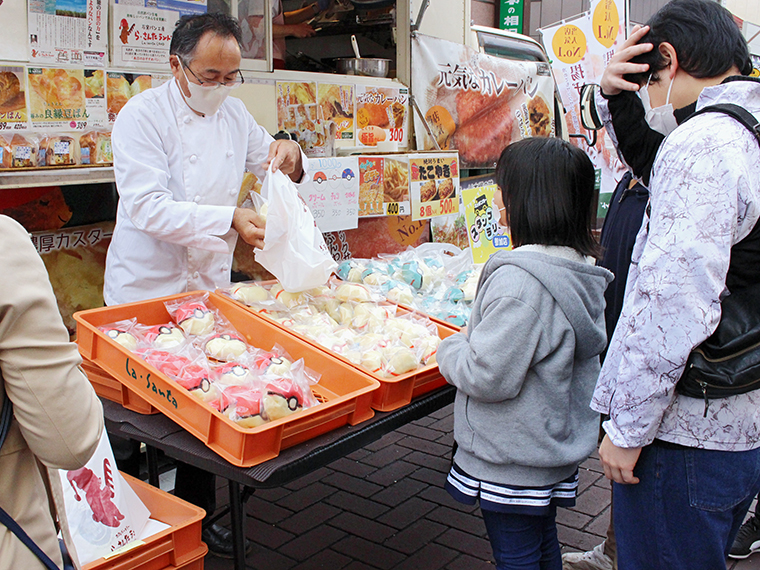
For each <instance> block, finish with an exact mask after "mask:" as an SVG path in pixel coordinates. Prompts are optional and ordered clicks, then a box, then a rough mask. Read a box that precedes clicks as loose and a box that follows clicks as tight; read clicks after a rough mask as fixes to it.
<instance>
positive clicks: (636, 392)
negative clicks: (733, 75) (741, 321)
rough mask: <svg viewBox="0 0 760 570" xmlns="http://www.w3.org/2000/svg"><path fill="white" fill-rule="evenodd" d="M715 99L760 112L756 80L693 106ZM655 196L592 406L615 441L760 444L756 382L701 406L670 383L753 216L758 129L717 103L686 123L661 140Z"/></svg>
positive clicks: (705, 95) (712, 308)
mask: <svg viewBox="0 0 760 570" xmlns="http://www.w3.org/2000/svg"><path fill="white" fill-rule="evenodd" d="M597 101H599V99H597ZM715 103H735V104H738V105H741V106H743V107H744V108H745V109H747V110H748V111H750V112H751V113H753V114H754V115H755V116H756V117H758V118H759V119H760V84H758V83H753V82H744V81H735V82H729V83H724V84H721V85H717V86H714V87H708V88H706V89H704V90H703V91H702V94H701V95H700V97H699V100H698V102H697V109H701V108H702V107H704V106H706V105H712V104H715ZM600 110H601V111H602V112H603V113H604V103H603V101H602V105H601V109H600ZM612 135H613V139H614V133H612ZM650 206H651V212H650V214H649V216H646V215H645V217H644V221H643V223H642V227H641V229H640V230H639V233H638V236H637V238H636V245H635V246H634V250H633V256H632V260H631V269H630V273H629V275H628V282H627V286H626V294H625V301H624V304H623V309H622V313H621V315H620V320H619V321H618V324H617V327H616V329H615V333H614V334H613V337H612V339H611V341H610V345H609V349H608V351H607V357H606V359H605V361H604V366H603V367H602V371H601V373H600V375H599V380H598V382H597V385H596V389H595V391H594V396H593V399H592V402H591V407H592V408H593V409H594V410H596V411H599V412H602V413H606V414H609V415H610V419H609V420H608V421H606V422H604V424H603V427H604V429H605V431H606V432H607V434H608V435H609V437H610V439H611V440H612V442H613V443H614V444H615V445H617V446H618V447H627V448H632V447H642V446H644V445H647V444H649V443H651V442H652V441H653V440H654V439H655V438H658V439H661V440H664V441H670V442H673V443H677V444H681V445H686V446H689V447H701V448H706V449H717V450H725V451H741V450H748V449H755V448H757V447H760V390H758V391H753V392H749V393H747V394H742V395H739V396H732V397H729V398H723V399H717V400H712V401H711V402H710V406H709V408H708V411H707V416H706V417H703V414H704V412H705V403H704V401H703V400H701V399H695V398H688V397H685V396H681V395H677V394H676V393H675V385H676V383H677V381H678V379H679V378H680V377H681V374H682V373H683V370H684V366H685V364H686V360H687V358H688V356H689V352H691V350H692V348H693V347H695V346H697V345H698V344H700V343H701V342H702V341H703V340H705V339H706V338H707V337H708V336H710V334H712V332H713V331H714V330H715V328H716V327H717V325H718V322H719V320H720V299H721V298H722V297H723V296H724V295H725V294H726V293H727V290H726V287H725V278H726V273H727V271H728V265H729V260H730V251H731V246H732V245H733V244H734V243H736V242H738V241H740V240H741V239H743V238H744V237H746V236H747V235H748V234H749V232H750V231H751V229H752V228H753V226H754V224H755V223H756V222H757V221H758V218H760V147H759V146H758V143H757V140H756V139H755V138H754V137H752V135H751V134H750V133H749V131H747V130H746V129H745V128H744V127H743V126H742V125H740V124H739V123H737V122H736V121H735V120H734V119H732V118H731V117H728V116H726V115H724V114H721V113H707V114H704V115H700V116H698V117H695V118H693V119H691V120H689V121H687V122H685V123H684V124H682V125H681V126H679V127H678V128H677V129H676V130H675V131H673V132H672V133H671V134H670V135H669V136H668V137H667V138H666V139H665V141H664V142H663V144H662V146H661V147H660V150H659V153H658V155H657V159H656V160H655V164H654V167H653V172H652V180H651V184H650Z"/></svg>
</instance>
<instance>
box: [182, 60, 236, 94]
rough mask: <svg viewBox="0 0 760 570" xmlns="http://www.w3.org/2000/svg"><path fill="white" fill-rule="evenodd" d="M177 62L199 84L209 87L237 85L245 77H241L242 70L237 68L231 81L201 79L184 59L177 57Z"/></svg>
mask: <svg viewBox="0 0 760 570" xmlns="http://www.w3.org/2000/svg"><path fill="white" fill-rule="evenodd" d="M177 59H179V62H180V63H181V64H182V66H183V67H184V68H185V69H187V70H188V71H189V72H190V73H192V74H193V77H195V78H196V79H197V80H198V83H200V84H201V85H208V86H209V87H219V86H220V85H221V86H222V87H239V86H240V85H242V84H243V83H245V78H244V77H243V72H242V71H240V70H239V69H238V70H237V74H238V76H237V79H233V80H232V81H209V80H208V79H201V78H200V77H198V76H197V75H196V74H195V72H194V71H193V70H192V69H190V66H189V65H187V64H186V63H185V62H184V61H182V58H180V57H178V58H177Z"/></svg>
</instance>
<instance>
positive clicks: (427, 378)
mask: <svg viewBox="0 0 760 570" xmlns="http://www.w3.org/2000/svg"><path fill="white" fill-rule="evenodd" d="M220 295H221V294H220ZM223 298H224V299H225V300H227V301H228V302H230V303H233V304H235V305H237V306H238V307H241V308H243V309H245V310H246V311H248V312H249V313H250V314H252V315H253V316H254V317H256V318H257V319H258V320H261V321H264V322H266V323H267V324H269V325H270V326H273V327H277V328H278V329H280V330H281V331H283V332H285V333H287V334H288V335H290V336H292V337H293V338H294V339H297V341H298V342H300V343H303V344H308V345H309V346H311V347H312V348H314V349H315V350H319V351H321V352H323V353H324V354H326V355H328V356H329V357H331V358H335V359H337V360H340V361H341V362H342V363H343V364H345V365H346V366H351V367H353V368H354V369H355V370H357V371H359V372H361V373H363V374H366V375H369V376H370V377H372V378H374V379H375V380H376V381H377V382H379V383H380V388H378V390H377V391H376V392H375V393H374V394H373V396H372V407H373V408H374V409H376V410H377V411H379V412H391V411H393V410H397V409H398V408H400V407H402V406H405V405H407V404H408V403H409V402H411V401H412V399H414V398H416V397H417V396H422V395H423V394H427V393H428V392H430V391H431V390H435V389H436V388H440V387H441V386H445V385H446V379H445V378H444V377H443V376H442V375H441V372H440V371H439V370H438V364H428V365H427V366H422V367H420V368H417V369H416V370H413V371H411V372H407V373H405V374H400V375H399V376H396V377H393V378H383V377H382V376H378V375H377V374H375V373H373V372H370V371H369V370H366V369H365V368H363V367H362V366H361V365H359V364H354V363H353V362H351V361H350V360H348V359H347V358H344V357H343V356H341V355H340V354H338V353H336V352H333V351H332V350H330V349H328V348H325V347H323V346H322V345H320V344H319V343H317V342H316V341H314V340H312V339H310V338H309V337H306V336H304V335H301V334H299V333H297V332H295V331H293V330H291V329H289V328H288V327H286V326H284V325H281V324H280V323H278V322H277V321H275V320H273V319H271V318H269V317H268V316H266V315H265V314H262V313H259V312H258V311H256V308H255V307H248V306H246V305H245V304H243V303H240V302H238V301H235V300H233V299H230V298H229V297H227V296H226V295H225V296H224V297H223ZM396 306H397V307H398V311H399V314H404V313H412V312H414V311H412V310H411V309H407V308H405V307H403V306H401V305H396ZM417 314H418V315H420V316H423V317H426V318H429V317H428V316H427V315H425V314H423V313H419V312H418V313H417ZM430 321H431V322H432V323H433V324H434V325H435V326H436V328H437V329H438V336H439V337H441V340H443V339H444V338H446V337H447V336H451V335H452V334H454V333H456V332H457V331H458V329H457V328H456V327H454V326H453V325H449V324H445V323H443V322H442V321H438V320H435V319H430Z"/></svg>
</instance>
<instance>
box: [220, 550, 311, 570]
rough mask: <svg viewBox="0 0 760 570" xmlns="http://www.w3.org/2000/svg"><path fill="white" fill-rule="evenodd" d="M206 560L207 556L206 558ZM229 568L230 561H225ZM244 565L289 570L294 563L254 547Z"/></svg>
mask: <svg viewBox="0 0 760 570" xmlns="http://www.w3.org/2000/svg"><path fill="white" fill-rule="evenodd" d="M206 558H208V556H207V557H206ZM226 562H227V563H228V564H229V566H227V568H228V569H229V570H232V569H233V568H234V564H233V562H232V560H227V561H226ZM245 565H246V567H247V568H256V569H258V568H266V569H267V570H290V569H291V568H293V566H295V565H296V561H295V560H293V559H292V558H288V557H287V556H283V555H282V554H280V553H279V552H277V551H276V550H270V549H268V548H259V547H255V548H254V550H253V552H251V554H249V555H248V556H247V557H246V559H245Z"/></svg>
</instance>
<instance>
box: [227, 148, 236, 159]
mask: <svg viewBox="0 0 760 570" xmlns="http://www.w3.org/2000/svg"><path fill="white" fill-rule="evenodd" d="M234 154H235V153H234V152H232V151H231V150H228V151H227V158H232V155H234Z"/></svg>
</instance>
